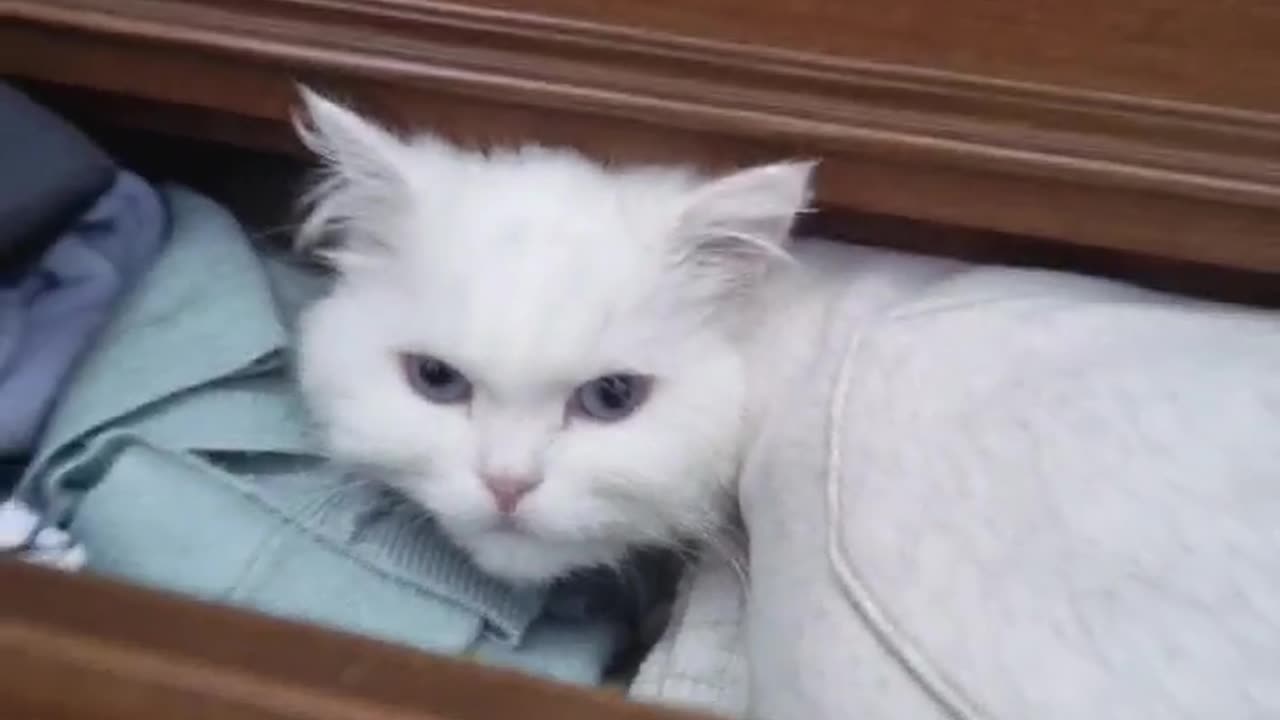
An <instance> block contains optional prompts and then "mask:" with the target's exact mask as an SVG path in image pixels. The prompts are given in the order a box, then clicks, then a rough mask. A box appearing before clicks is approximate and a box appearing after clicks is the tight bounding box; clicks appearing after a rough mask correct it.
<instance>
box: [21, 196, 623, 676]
mask: <svg viewBox="0 0 1280 720" xmlns="http://www.w3.org/2000/svg"><path fill="white" fill-rule="evenodd" d="M166 195H167V198H168V201H169V204H170V207H171V212H172V217H173V227H174V237H173V240H172V243H171V246H170V247H169V249H168V251H167V252H166V253H165V254H164V255H163V256H162V257H161V258H160V260H159V261H158V263H157V264H156V266H155V268H154V271H153V272H151V273H150V274H149V275H147V277H146V278H145V279H144V281H143V284H142V286H141V288H140V290H139V292H137V293H136V294H134V295H133V296H132V298H131V301H130V302H129V303H128V304H127V305H126V306H125V307H124V309H123V311H122V313H121V314H120V315H119V316H118V317H117V319H116V320H115V321H114V322H113V324H112V325H111V327H110V328H109V329H108V331H107V332H106V334H105V336H104V338H103V340H102V342H101V344H100V345H99V347H98V349H97V350H96V352H94V353H93V354H91V356H90V357H89V358H87V360H86V362H85V364H84V366H83V368H82V370H81V372H80V373H79V376H78V379H77V381H76V383H75V384H74V385H73V386H72V387H71V389H70V391H69V393H68V395H67V396H66V398H65V400H64V402H63V403H62V404H61V406H60V408H59V410H58V412H57V413H56V414H55V416H54V418H53V420H52V422H51V424H50V427H49V430H48V433H47V436H46V441H45V442H44V444H43V445H42V447H41V449H40V451H39V453H38V455H37V457H36V460H35V461H34V462H33V464H32V466H31V468H30V469H29V471H28V474H27V476H26V477H25V479H24V480H23V486H22V488H21V492H22V495H23V497H25V498H26V499H27V500H28V501H29V502H31V503H32V504H33V505H35V506H37V507H43V508H49V509H51V510H52V511H53V512H54V513H56V515H57V516H58V517H59V519H60V520H62V521H63V522H65V523H69V525H70V529H71V531H72V533H73V534H74V535H75V536H76V537H77V538H78V539H79V540H80V541H81V542H82V543H83V544H84V546H85V548H86V550H87V552H88V556H89V568H90V569H91V570H97V571H100V572H104V573H108V574H111V575H116V576H120V577H124V578H127V579H131V580H134V581H137V582H140V583H144V584H148V585H153V586H158V587H163V588H168V589H172V590H177V591H180V592H184V593H188V594H191V595H195V596H198V597H201V598H205V599H208V600H214V601H220V602H226V603H231V604H236V605H241V606H246V607H251V608H256V609H259V610H262V611H265V612H269V613H274V614H278V615H282V616H288V617H295V618H303V619H308V620H311V621H314V622H318V623H322V624H326V625H330V626H333V627H338V628H343V629H347V630H351V631H355V632H360V633H363V634H366V635H371V636H374V637H378V638H381V639H384V640H389V641H392V642H398V643H404V644H407V645H411V646H414V647H418V648H421V649H425V650H429V651H433V652H438V653H447V654H455V655H468V656H474V657H476V658H478V659H481V660H485V661H488V662H492V663H494V664H501V665H506V666H509V667H514V668H517V669H523V670H526V671H529V672H532V673H536V674H540V675H543V676H546V677H550V678H555V679H559V680H564V681H567V682H574V683H587V684H592V683H596V682H597V681H599V680H600V678H601V675H602V673H603V671H604V669H605V665H606V663H607V662H608V660H609V658H610V657H611V656H612V655H613V653H614V651H615V650H616V649H617V648H618V647H619V643H620V642H622V641H623V638H624V634H625V632H624V631H625V628H624V627H623V626H622V624H621V618H619V617H616V615H614V616H610V614H609V613H604V614H603V615H597V619H594V620H593V619H591V618H581V619H579V620H577V621H574V622H567V621H565V620H561V619H551V618H546V617H540V614H541V613H542V611H543V609H544V606H545V600H546V593H545V592H544V591H542V590H539V589H514V588H511V587H507V586H505V585H503V584H501V583H499V582H497V581H495V580H494V579H492V578H490V577H488V576H486V575H484V574H482V573H480V572H479V571H478V570H476V569H475V568H474V567H473V566H472V565H471V564H470V562H469V561H468V560H467V558H466V557H465V556H464V555H463V554H462V553H461V552H460V551H458V550H457V549H455V548H454V546H453V545H451V544H450V543H449V542H448V541H446V540H445V539H444V538H443V536H442V535H441V534H440V533H439V532H438V531H437V530H436V528H435V527H434V526H432V524H431V523H430V522H429V521H428V520H427V519H426V517H425V516H424V515H423V514H422V513H421V512H420V511H419V510H417V509H416V508H413V507H411V506H410V505H408V504H407V503H406V502H404V501H402V500H399V499H398V498H396V497H395V496H394V495H392V494H391V493H390V492H389V491H387V490H386V489H384V488H382V487H381V486H380V485H379V484H377V483H375V482H371V481H370V480H369V479H367V478H363V477H359V476H354V475H352V474H350V473H347V472H344V471H342V470H340V469H338V468H335V467H333V466H331V465H329V464H326V463H325V462H323V461H321V460H320V459H318V457H317V455H316V453H315V449H314V444H313V442H312V439H311V437H310V433H309V427H308V423H307V418H306V415H305V412H304V410H303V407H302V406H301V404H300V402H299V399H298V397H297V396H296V395H295V393H294V390H293V385H292V382H291V381H290V379H289V377H288V372H287V367H286V360H287V357H288V356H287V353H286V352H285V349H286V344H287V332H286V327H287V325H288V318H287V317H286V318H282V317H280V316H279V310H280V309H281V308H282V307H284V308H292V307H294V306H296V305H297V304H298V302H299V301H300V297H299V296H305V295H306V294H308V293H309V292H312V291H314V286H315V285H316V283H315V281H314V279H308V278H306V277H304V276H301V275H299V273H297V272H295V271H291V270H290V269H289V268H287V267H285V266H284V265H282V264H276V263H272V262H270V261H267V262H266V263H265V264H264V261H263V259H262V258H260V257H259V256H257V255H256V254H255V253H254V252H253V251H252V250H251V248H250V246H249V243H248V242H247V240H246V239H245V237H244V235H243V232H242V231H241V230H240V229H239V227H238V226H237V225H236V224H235V222H234V220H233V219H232V218H230V217H229V216H228V215H227V214H226V212H225V211H223V210H222V209H220V208H219V207H218V206H216V205H215V204H213V203H212V202H210V201H208V200H206V199H204V198H201V197H199V196H197V195H194V194H192V193H190V192H186V191H183V190H180V189H172V190H169V191H167V193H166ZM273 281H274V282H275V283H276V285H275V286H274V288H273V285H272V282H273Z"/></svg>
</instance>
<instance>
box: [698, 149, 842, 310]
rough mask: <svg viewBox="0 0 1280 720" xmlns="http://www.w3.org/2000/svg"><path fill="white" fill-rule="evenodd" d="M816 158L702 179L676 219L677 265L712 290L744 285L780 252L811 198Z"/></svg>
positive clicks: (784, 253) (784, 248)
mask: <svg viewBox="0 0 1280 720" xmlns="http://www.w3.org/2000/svg"><path fill="white" fill-rule="evenodd" d="M816 165H817V163H816V162H812V161H806V162H784V163H775V164H772V165H762V166H759V167H754V168H749V169H747V170H742V171H739V172H736V173H733V174H731V175H727V176H724V177H721V178H717V179H714V180H711V181H708V182H706V183H704V184H703V185H702V186H701V187H699V188H698V189H697V190H695V191H694V193H693V194H692V196H691V197H690V198H689V199H688V201H687V202H686V204H685V206H684V208H683V210H682V212H681V214H680V219H679V223H678V231H677V238H678V243H679V248H678V265H679V266H683V267H686V268H690V269H692V270H693V271H694V272H695V273H696V276H697V278H698V279H699V280H700V281H702V282H703V283H704V284H707V285H709V287H707V288H705V289H707V290H709V291H711V292H713V293H716V294H719V293H721V292H731V291H733V290H734V289H738V288H741V287H743V286H746V285H749V284H751V283H752V282H754V281H755V279H757V278H758V277H759V276H760V275H761V274H762V273H763V272H764V270H765V269H766V268H767V266H768V264H769V263H770V262H771V261H775V260H778V259H780V258H786V257H787V252H786V248H787V246H788V245H789V244H790V242H791V226H792V224H793V223H794V222H795V218H796V215H797V213H799V212H801V211H803V210H805V209H806V207H807V206H808V204H809V200H810V198H811V195H812V193H811V190H810V183H811V178H812V175H813V169H814V167H815V166H816Z"/></svg>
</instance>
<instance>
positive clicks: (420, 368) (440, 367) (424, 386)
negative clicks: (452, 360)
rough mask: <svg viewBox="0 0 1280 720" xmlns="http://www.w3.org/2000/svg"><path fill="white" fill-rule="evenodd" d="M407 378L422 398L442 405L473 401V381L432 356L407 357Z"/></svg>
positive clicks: (405, 361)
mask: <svg viewBox="0 0 1280 720" xmlns="http://www.w3.org/2000/svg"><path fill="white" fill-rule="evenodd" d="M402 362H403V365H404V374H405V378H406V379H407V380H408V381H409V385H410V386H412V387H413V389H414V390H415V391H416V392H417V393H418V394H419V395H421V396H422V397H424V398H426V399H428V400H430V401H431V402H434V403H439V404H441V405H453V404H455V403H464V402H467V401H468V400H470V399H471V381H470V380H467V377H466V376H465V375H463V374H462V373H460V372H458V371H457V370H456V369H455V368H454V367H453V366H452V365H449V364H448V363H446V362H444V361H443V360H438V359H436V358H433V357H431V356H430V355H405V356H404V358H403V361H402Z"/></svg>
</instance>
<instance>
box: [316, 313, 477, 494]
mask: <svg viewBox="0 0 1280 720" xmlns="http://www.w3.org/2000/svg"><path fill="white" fill-rule="evenodd" d="M368 303H369V298H368V297H367V296H365V295H363V294H361V293H359V292H355V291H351V290H346V289H342V288H340V289H338V290H337V291H335V292H334V293H333V294H332V295H330V296H329V297H327V298H325V299H323V300H321V301H319V302H318V303H316V304H315V305H314V306H312V307H311V308H310V309H309V310H308V311H307V312H306V313H305V314H304V315H303V317H302V320H301V323H300V328H299V339H298V345H299V347H298V350H299V352H298V378H299V382H300V385H301V387H302V389H303V392H304V395H305V397H306V398H307V401H308V403H309V405H310V407H311V410H312V414H313V415H314V416H315V418H316V419H317V421H318V422H319V424H320V429H321V431H322V432H323V434H324V437H325V441H326V445H327V447H328V449H329V451H330V452H331V453H332V454H333V455H334V456H335V457H336V458H337V459H339V460H342V461H345V462H350V463H355V464H367V465H372V466H375V467H379V468H382V469H384V470H386V471H387V474H388V479H391V480H393V481H394V480H396V479H397V478H399V477H401V476H407V477H416V476H420V475H423V474H425V473H428V472H431V471H432V469H433V466H435V465H436V464H437V463H440V462H442V461H445V460H446V459H447V456H448V455H449V454H450V452H451V451H452V450H453V449H454V448H459V447H460V446H461V445H462V444H463V443H465V441H466V439H467V427H466V419H465V417H464V416H463V415H462V413H460V412H458V409H457V408H444V407H438V406H434V405H431V404H429V403H425V402H423V401H422V399H421V398H419V397H418V396H416V395H415V394H414V393H412V392H410V391H408V389H407V384H406V381H405V379H404V377H403V375H402V371H401V370H400V367H399V365H398V361H397V358H396V354H395V350H394V340H393V336H392V335H391V333H392V332H394V331H393V329H392V328H391V327H388V326H389V325H390V324H393V323H394V322H395V321H394V319H392V318H390V317H388V316H386V315H385V314H381V313H376V312H371V307H370V305H369V304H368ZM375 307H376V306H375Z"/></svg>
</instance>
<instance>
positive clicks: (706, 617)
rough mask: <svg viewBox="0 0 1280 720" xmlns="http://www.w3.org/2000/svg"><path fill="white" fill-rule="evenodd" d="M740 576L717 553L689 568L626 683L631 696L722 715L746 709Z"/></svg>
mask: <svg viewBox="0 0 1280 720" xmlns="http://www.w3.org/2000/svg"><path fill="white" fill-rule="evenodd" d="M745 581H746V579H745V578H744V577H743V576H742V575H740V574H739V573H738V571H736V570H735V569H734V567H733V566H732V565H731V564H730V563H729V562H727V561H725V560H722V559H720V558H718V557H713V556H708V557H706V558H704V559H703V560H701V561H700V562H699V563H698V564H697V565H695V566H694V567H692V568H690V569H689V571H688V572H687V574H686V575H685V577H684V578H683V579H682V580H681V583H680V587H679V589H678V591H677V595H676V602H675V606H674V607H673V608H672V613H671V621H670V623H669V624H668V625H667V629H666V631H665V632H664V633H663V635H662V638H661V639H659V640H658V643H657V644H656V645H655V646H654V647H653V649H652V650H651V651H650V652H649V654H648V656H646V657H645V660H644V663H643V664H641V666H640V670H639V672H638V673H637V674H636V677H635V680H634V681H633V682H632V684H631V690H630V693H631V697H632V699H635V700H640V701H643V702H652V703H657V704H663V705H673V706H680V707H685V708H691V709H695V710H700V711H703V712H707V713H711V714H714V715H719V716H722V717H726V718H741V717H743V716H744V715H745V714H746V711H747V695H748V693H747V657H746V653H745V649H746V648H745V646H744V640H745V637H744V633H745V629H744V628H743V625H742V621H743V616H744V614H745V601H746V597H745V592H744V590H745V588H744V586H743V583H744V582H745Z"/></svg>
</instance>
